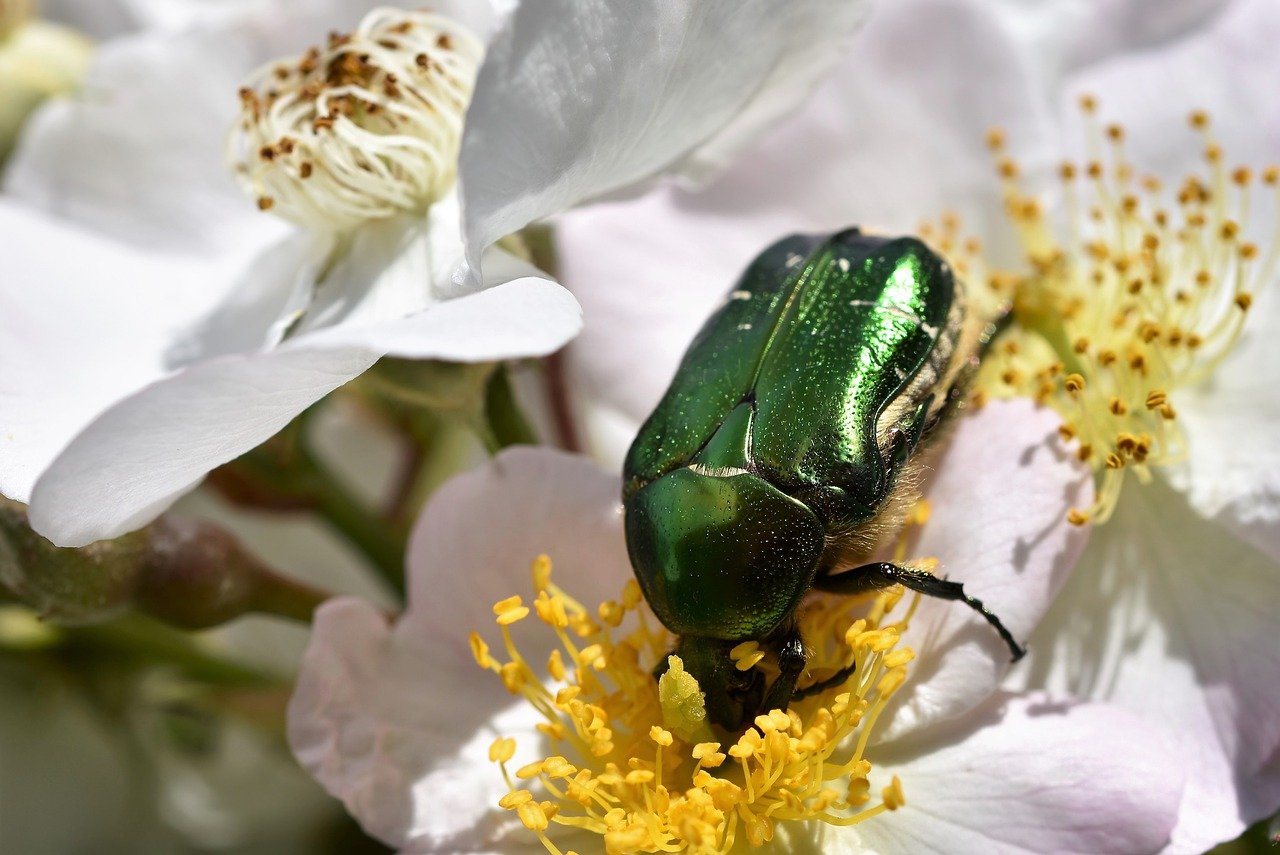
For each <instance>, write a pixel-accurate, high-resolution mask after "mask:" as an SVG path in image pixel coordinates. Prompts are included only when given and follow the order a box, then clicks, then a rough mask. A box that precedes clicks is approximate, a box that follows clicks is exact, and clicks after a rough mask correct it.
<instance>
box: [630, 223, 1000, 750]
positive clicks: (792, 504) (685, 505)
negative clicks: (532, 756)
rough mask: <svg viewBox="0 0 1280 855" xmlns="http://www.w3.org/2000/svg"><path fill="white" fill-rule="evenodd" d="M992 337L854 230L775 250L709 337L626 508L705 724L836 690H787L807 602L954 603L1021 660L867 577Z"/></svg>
mask: <svg viewBox="0 0 1280 855" xmlns="http://www.w3.org/2000/svg"><path fill="white" fill-rule="evenodd" d="M994 331H995V327H994V325H990V324H986V325H984V324H982V323H981V322H975V321H974V319H973V318H972V317H970V313H968V312H967V311H966V305H965V299H964V291H963V288H962V287H961V285H960V283H959V282H957V281H956V279H955V278H954V277H953V275H952V272H951V269H950V267H949V266H948V265H947V264H946V262H944V261H943V260H942V259H941V258H939V257H938V256H937V255H936V254H934V253H933V252H932V251H931V250H930V249H929V248H928V247H927V246H926V245H925V244H924V243H922V242H921V241H920V240H918V239H916V238H913V237H898V238H888V237H879V236H872V235H866V234H863V233H862V232H860V231H859V230H858V229H856V228H855V229H848V230H846V231H842V232H839V233H836V234H834V235H830V236H809V235H795V236H792V237H788V238H785V239H783V240H781V241H779V242H778V243H776V244H774V245H773V246H771V247H769V248H768V249H766V250H765V251H764V252H762V253H761V254H760V255H759V256H758V257H757V258H756V259H755V260H754V261H753V262H752V264H751V266H750V267H748V269H747V271H746V273H745V274H744V275H743V277H742V279H741V281H740V282H739V283H738V284H737V286H736V287H735V288H734V290H733V291H731V292H730V293H729V295H728V298H727V300H726V301H725V303H724V305H723V306H722V307H721V308H720V309H719V310H718V311H716V313H715V314H713V315H712V316H711V318H710V319H709V320H708V321H707V323H706V324H705V325H704V326H703V328H702V330H701V331H700V332H699V333H698V335H697V337H696V338H695V339H694V340H693V343H692V344H691V345H690V346H689V350H688V351H687V352H686V353H685V356H684V359H683V361H682V362H681V364H680V367H679V369H678V370H677V372H676V375H675V378H674V380H673V381H672V383H671V387H670V388H669V389H668V390H667V393H666V395H665V396H664V397H663V399H662V400H661V402H660V403H659V404H658V406H657V408H656V409H655V410H654V412H653V414H652V415H651V416H650V417H649V419H648V420H647V421H646V422H645V423H644V425H643V426H642V427H641V429H640V432H639V434H638V435H637V436H636V439H635V441H634V442H633V443H632V445H631V449H630V451H629V452H628V453H627V458H626V463H625V467H624V473H623V477H624V485H623V502H624V507H625V512H626V538H627V550H628V552H629V553H630V556H631V563H632V566H633V568H634V569H635V574H636V578H637V580H638V581H639V583H640V587H641V589H642V590H643V592H644V595H645V598H646V599H647V600H648V601H649V604H650V605H651V606H652V607H653V610H654V612H655V613H656V614H657V616H658V618H659V619H660V620H661V621H662V623H663V624H664V625H666V627H667V628H668V629H670V630H671V631H672V632H674V633H676V634H677V635H678V636H679V641H678V644H677V647H676V651H675V652H676V653H677V654H678V655H679V656H680V657H681V658H682V659H683V661H684V666H685V669H686V670H688V671H689V672H690V673H691V674H692V675H693V676H694V677H695V678H696V679H697V680H698V683H699V685H700V686H701V688H702V690H703V692H704V693H705V695H706V706H707V713H708V716H709V717H710V718H711V719H712V720H713V721H714V722H716V723H717V724H719V725H721V726H722V727H725V728H727V729H730V730H740V729H741V728H742V727H744V726H745V725H746V724H747V723H749V722H750V721H752V720H753V718H754V717H755V716H756V715H757V714H758V713H760V712H764V711H767V710H770V709H774V708H783V709H785V708H786V706H787V704H788V703H789V702H790V701H791V699H792V698H796V697H803V696H804V695H806V694H809V693H812V692H816V691H819V690H820V689H823V688H826V687H827V686H831V685H836V684H838V683H839V682H843V681H844V680H845V679H847V678H848V676H849V674H850V673H851V671H852V668H850V669H846V671H844V672H842V673H839V674H836V675H835V676H833V677H832V678H830V679H828V680H824V681H822V683H821V684H815V685H811V686H807V687H803V688H797V682H798V680H799V678H800V676H801V674H802V673H803V671H804V668H805V661H806V656H805V649H804V642H803V639H802V638H801V637H800V633H799V630H798V629H797V627H796V610H797V609H798V607H799V606H800V603H801V600H802V598H803V597H804V596H805V594H806V593H807V592H808V591H810V590H811V589H816V590H820V591H828V592H833V593H842V594H855V593H860V592H865V591H870V590H875V589H879V588H884V587H888V586H890V585H894V584H901V585H904V586H905V587H907V588H910V589H911V590H913V591H919V592H920V593H923V594H927V595H930V596H934V597H941V598H944V599H949V600H959V601H962V602H964V603H966V604H967V605H969V606H970V607H971V608H973V609H975V610H977V611H978V612H979V613H981V614H982V616H983V617H984V618H986V620H987V621H988V622H990V623H991V625H992V626H993V627H995V629H996V631H997V632H999V634H1000V637H1001V638H1003V639H1004V641H1005V643H1006V644H1007V645H1008V647H1009V649H1010V650H1011V651H1012V653H1013V658H1014V659H1015V660H1016V659H1017V658H1019V657H1020V656H1021V655H1022V654H1023V649H1022V648H1021V647H1020V646H1019V645H1018V643H1017V642H1016V641H1015V640H1014V638H1013V636H1012V635H1011V634H1010V633H1009V632H1008V630H1006V629H1005V627H1004V625H1003V624H1002V623H1001V622H1000V620H999V619H998V618H997V617H996V616H995V615H994V614H992V613H991V612H990V611H989V610H987V608H986V607H984V606H983V604H982V603H981V601H979V600H977V599H974V598H973V597H970V596H968V595H966V594H965V592H964V589H963V588H962V586H961V585H960V584H959V583H956V582H949V581H946V580H944V579H939V578H937V577H935V576H933V575H931V574H929V573H926V572H923V571H920V570H912V569H908V568H903V567H898V566H896V565H893V564H889V563H884V562H877V563H866V562H867V560H868V558H869V556H870V555H871V554H872V553H873V551H874V550H875V547H876V545H877V543H878V542H879V541H880V539H881V537H882V535H884V534H885V533H886V532H889V531H893V530H896V529H897V527H898V526H899V525H900V524H901V522H902V520H903V518H904V517H905V515H906V513H907V511H909V510H910V508H911V506H912V504H913V503H914V502H915V500H916V499H917V498H918V496H919V492H918V488H917V482H918V478H917V474H918V471H919V469H920V466H921V460H922V456H923V455H922V454H921V452H922V450H923V448H924V447H925V446H927V445H928V442H927V440H929V439H930V438H931V437H933V436H936V435H937V427H938V425H939V424H940V423H941V421H942V420H943V418H944V416H945V415H946V414H947V413H948V412H950V411H952V410H954V409H955V407H956V405H957V403H958V402H959V401H960V400H961V399H962V395H963V389H964V387H965V384H966V381H967V380H968V379H969V377H970V376H971V375H972V374H973V372H974V370H975V369H976V366H977V364H978V358H979V355H980V353H981V351H982V349H983V348H984V347H985V345H986V343H987V342H988V341H989V339H990V337H991V335H992V334H993V333H994ZM748 640H755V641H758V642H760V646H761V648H762V649H764V650H767V651H771V652H772V653H774V654H775V655H776V657H777V664H778V672H779V673H778V676H777V678H776V679H775V680H774V681H773V683H772V685H770V686H766V685H765V682H766V678H765V677H764V675H763V674H762V673H761V671H760V670H759V669H758V668H752V669H749V670H748V671H746V672H743V671H740V670H738V668H737V667H736V665H735V663H734V662H733V660H732V658H731V656H730V651H731V650H732V649H733V648H734V647H735V646H736V645H738V644H739V643H741V642H743V641H748ZM662 667H665V663H664V665H663V666H660V668H662Z"/></svg>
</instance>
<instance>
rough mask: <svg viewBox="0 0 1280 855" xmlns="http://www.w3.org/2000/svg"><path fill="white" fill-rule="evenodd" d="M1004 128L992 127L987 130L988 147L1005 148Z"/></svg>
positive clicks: (998, 149) (997, 149) (993, 149)
mask: <svg viewBox="0 0 1280 855" xmlns="http://www.w3.org/2000/svg"><path fill="white" fill-rule="evenodd" d="M1004 140H1005V137H1004V130H1003V129H1001V128H990V129H989V130H988V131H987V148H989V149H991V150H992V151H1000V150H1001V149H1003V148H1004Z"/></svg>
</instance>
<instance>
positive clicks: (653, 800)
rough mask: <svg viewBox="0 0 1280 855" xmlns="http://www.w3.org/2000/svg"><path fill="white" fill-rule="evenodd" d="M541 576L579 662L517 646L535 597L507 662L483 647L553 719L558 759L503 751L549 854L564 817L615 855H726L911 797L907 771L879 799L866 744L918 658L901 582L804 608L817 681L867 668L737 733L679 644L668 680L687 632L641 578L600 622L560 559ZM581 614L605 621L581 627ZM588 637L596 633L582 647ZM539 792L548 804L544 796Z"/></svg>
mask: <svg viewBox="0 0 1280 855" xmlns="http://www.w3.org/2000/svg"><path fill="white" fill-rule="evenodd" d="M927 516H928V509H927V507H925V508H922V509H918V510H917V511H916V512H914V513H913V514H912V519H911V522H910V524H912V525H914V524H917V520H923V519H924V518H927ZM903 540H905V536H904V538H903ZM917 564H918V565H922V566H928V564H929V562H928V561H924V562H917ZM533 577H534V590H535V591H536V592H537V596H538V599H537V600H535V603H537V602H541V601H543V600H544V598H545V602H546V605H545V606H536V605H535V612H536V615H537V617H538V619H539V620H540V621H541V623H542V624H543V625H544V626H545V628H546V630H547V631H548V632H549V633H552V634H553V635H555V636H556V637H557V639H558V641H559V645H560V646H559V649H557V650H556V654H559V655H556V654H553V655H552V657H551V658H552V660H553V661H557V662H561V663H567V664H562V665H561V666H560V667H558V668H549V669H548V676H549V679H547V678H544V677H540V676H538V675H536V674H535V673H534V672H533V670H532V668H531V667H530V666H529V663H528V662H527V661H526V660H525V658H524V657H523V656H522V655H521V653H520V651H519V650H518V649H517V648H516V646H515V643H514V642H513V640H512V636H511V633H510V631H509V626H510V624H511V623H512V622H513V619H512V617H511V616H513V615H516V614H521V616H522V617H523V616H527V615H528V614H530V611H529V609H528V608H527V607H526V606H524V605H523V603H522V601H521V598H520V597H509V598H507V599H505V600H503V601H502V602H500V603H498V604H497V605H495V606H494V614H495V618H496V622H497V624H498V627H499V630H500V632H501V633H502V638H503V647H504V648H505V651H506V656H507V659H506V661H499V660H498V659H495V658H494V657H493V655H492V654H491V653H490V650H489V647H488V646H487V645H485V643H484V642H483V641H482V640H480V639H479V637H478V636H473V637H472V641H471V646H472V652H473V653H474V654H475V658H476V661H477V663H478V664H480V666H481V667H483V668H485V669H486V670H488V671H492V672H494V673H495V674H498V675H499V676H500V677H501V678H502V680H503V682H504V684H506V685H507V686H508V688H511V689H512V690H513V691H515V692H517V693H518V694H520V695H522V696H523V697H524V699H525V701H526V702H527V703H529V704H530V705H531V706H532V707H533V708H534V709H535V710H537V711H538V712H539V713H540V714H541V715H542V716H543V718H544V719H545V722H544V724H543V726H541V727H540V728H539V729H540V730H541V732H542V733H543V734H544V736H545V737H546V739H545V742H544V743H543V745H542V746H541V750H544V751H546V752H547V754H548V756H547V757H545V758H544V759H542V760H539V761H536V762H533V763H529V764H526V765H524V766H522V767H520V768H519V769H517V770H515V772H514V773H512V772H511V771H510V770H509V766H508V764H509V763H510V762H511V760H512V758H513V757H514V756H515V753H516V744H515V741H514V740H512V739H510V738H500V739H498V740H496V741H495V742H494V743H493V745H492V746H491V747H490V750H489V756H490V759H492V760H493V761H494V762H495V763H497V764H499V766H500V767H501V770H502V774H503V775H504V777H505V779H506V781H507V784H508V787H509V789H510V792H509V793H508V794H507V795H506V796H504V797H503V798H502V800H501V801H500V802H499V805H500V806H501V807H503V808H504V809H506V810H510V811H513V812H514V813H515V814H516V816H517V818H518V819H519V820H520V822H521V823H522V824H523V825H524V826H525V827H526V828H527V829H528V830H529V831H531V832H532V833H533V834H534V835H536V836H537V837H538V839H539V840H540V841H541V842H542V843H543V845H544V846H545V847H546V849H547V851H549V852H552V853H559V852H560V849H559V848H558V847H557V846H556V845H555V843H554V841H553V839H552V834H551V833H550V829H551V828H552V827H553V826H555V825H560V826H566V827H569V828H573V829H577V830H579V831H586V832H590V833H592V834H595V835H598V836H599V837H600V839H601V842H602V848H603V850H604V851H606V852H609V853H631V852H674V851H686V852H692V853H722V852H728V851H730V850H732V849H734V848H735V847H741V846H742V845H743V844H750V845H761V844H763V843H766V842H768V841H770V840H774V839H775V838H776V836H777V834H778V831H779V829H780V828H782V827H783V826H785V827H787V828H788V829H795V830H799V831H805V830H806V829H805V828H804V827H802V825H797V824H813V823H820V824H828V825H835V826H846V825H854V824H856V823H859V822H863V821H866V820H868V819H871V818H872V817H875V816H878V815H879V814H882V813H885V812H887V811H893V810H896V809H898V808H899V807H901V806H902V805H903V804H904V803H905V797H904V795H903V791H902V784H901V782H900V781H899V780H898V779H897V778H896V777H895V778H893V779H892V781H891V782H890V783H889V784H888V785H887V786H884V787H882V788H881V790H880V799H879V801H878V802H876V803H872V788H871V784H870V780H869V776H870V774H871V769H872V767H871V763H870V762H869V761H868V760H867V759H866V758H865V756H864V754H865V751H866V748H867V745H868V742H869V739H870V734H871V729H872V728H873V727H874V725H875V723H876V720H877V719H878V718H879V716H880V715H881V713H882V712H883V710H884V708H885V706H886V704H887V703H888V701H889V699H890V698H891V697H892V696H893V694H894V693H895V692H896V691H898V689H900V688H901V686H902V684H903V682H904V680H905V679H906V675H907V665H908V663H910V661H911V660H912V659H913V657H914V653H913V652H912V651H911V650H910V649H909V648H904V647H900V646H899V642H900V639H901V637H902V633H903V632H904V631H905V630H906V627H907V622H908V620H909V619H910V618H911V615H912V614H913V613H914V610H915V606H916V603H917V602H918V597H913V598H912V599H911V601H910V604H909V606H908V607H907V608H906V609H905V610H904V613H903V614H902V615H900V616H897V617H895V618H893V619H891V618H890V617H889V614H890V612H892V611H893V610H894V609H895V608H896V607H897V605H898V603H899V602H900V601H901V599H902V597H903V591H902V589H901V588H895V589H890V590H888V591H885V592H882V593H881V594H879V595H877V596H874V597H863V598H849V597H832V596H827V595H821V594H815V595H812V596H811V598H810V600H809V601H807V602H806V604H805V605H804V607H803V608H802V609H801V611H800V614H799V618H798V619H799V623H800V627H801V630H802V632H803V634H804V637H805V639H806V642H807V643H808V646H809V648H810V650H811V657H810V662H809V669H808V673H807V677H806V682H810V681H811V682H814V683H816V682H817V681H820V680H823V679H826V678H828V677H830V676H832V675H834V674H836V673H837V672H840V671H841V670H842V669H844V668H845V667H846V666H847V665H849V664H851V663H852V664H855V665H856V666H857V667H856V668H855V670H854V672H853V674H852V675H851V676H850V677H849V678H848V679H847V680H846V681H845V682H844V683H843V684H841V685H838V686H833V687H832V688H829V689H827V690H825V691H823V692H821V693H818V694H816V695H814V696H812V697H807V698H804V699H803V700H798V701H794V702H793V703H792V706H791V708H790V709H788V710H772V711H770V712H768V713H766V714H763V715H760V716H758V717H757V718H756V719H755V723H754V727H751V728H748V729H747V730H745V731H744V732H743V733H741V734H731V733H726V732H724V731H721V730H719V729H718V728H713V727H712V726H711V725H709V724H708V721H707V716H706V709H705V705H704V698H703V694H702V692H701V690H700V689H699V687H698V684H697V682H696V681H695V680H694V678H693V677H692V675H690V674H689V673H688V672H686V671H685V670H684V667H683V663H682V662H681V661H680V658H679V657H677V656H674V655H673V656H670V657H669V659H668V668H667V670H666V672H665V673H664V675H663V677H662V679H661V680H659V681H655V680H654V679H653V670H654V666H655V665H656V664H657V663H658V661H659V660H660V659H662V658H663V657H666V656H667V651H668V650H670V649H671V648H672V646H673V645H674V642H675V639H674V638H673V637H672V636H671V635H670V634H669V633H668V632H667V631H666V630H665V629H663V628H661V627H658V628H654V627H655V623H656V622H654V621H653V620H652V619H651V616H649V614H648V606H647V604H645V603H644V601H643V598H642V597H641V596H640V595H639V590H638V588H636V587H635V586H634V580H631V581H629V582H628V584H627V587H626V589H625V590H624V591H623V594H622V596H621V597H620V598H619V601H618V602H613V601H610V602H607V603H605V604H604V605H602V606H601V608H600V610H599V612H598V613H599V614H600V615H601V618H602V622H599V623H598V622H596V621H593V620H591V618H590V616H589V612H588V611H587V609H586V607H584V606H583V605H582V604H581V603H579V602H577V601H576V600H574V599H573V598H572V597H570V596H569V595H568V594H566V593H565V591H564V590H563V589H561V588H560V587H559V586H558V585H557V584H556V583H555V582H554V581H553V579H552V576H551V565H550V561H549V560H548V559H547V558H546V557H545V556H542V557H540V558H539V559H538V560H537V561H536V562H535V563H534V569H533ZM868 602H869V603H870V608H869V609H868V608H867V604H868ZM854 612H864V614H860V615H858V616H855V615H854V614H853V613H854ZM606 614H607V615H608V618H605V615H606ZM575 626H576V627H581V628H584V629H587V630H589V631H587V632H577V631H576V630H575V631H573V632H572V633H571V628H573V627H575ZM575 635H576V636H577V637H578V638H579V639H581V640H582V641H584V642H585V643H586V646H584V647H582V648H579V647H578V646H577V645H578V641H576V640H575V637H574V636H575ZM731 655H732V658H733V659H734V661H735V663H736V664H737V665H738V666H739V667H742V666H743V663H750V664H748V665H747V666H746V669H749V668H756V667H758V668H761V669H763V670H764V671H765V673H766V676H767V677H769V678H772V677H773V676H775V675H776V673H777V669H776V663H774V662H773V661H772V658H771V657H769V656H767V655H766V654H765V652H764V651H762V650H761V649H760V645H759V644H758V643H756V642H745V643H743V644H740V645H738V647H737V648H735V649H734V651H733V653H732V654H731ZM746 669H744V670H746ZM539 791H541V792H544V793H545V794H546V796H547V800H546V801H539V800H538V799H539V798H540V796H536V795H535V793H537V792H539ZM808 831H812V829H811V828H810V829H808Z"/></svg>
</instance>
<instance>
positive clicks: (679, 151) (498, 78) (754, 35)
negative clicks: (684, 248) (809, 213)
mask: <svg viewBox="0 0 1280 855" xmlns="http://www.w3.org/2000/svg"><path fill="white" fill-rule="evenodd" d="M865 5H866V4H865V3H864V2H852V1H851V0H819V2H811V3H804V4H796V3H790V2H786V0H752V2H749V3H738V2H729V0H709V2H704V3H700V4H697V5H695V6H691V5H688V4H685V3H680V2H675V0H660V2H656V3H648V4H635V3H631V2H629V0H589V2H585V3H583V2H577V0H545V2H539V3H526V4H522V5H521V6H519V7H518V8H517V9H516V11H515V12H514V13H513V14H512V16H511V17H510V18H509V19H508V21H507V24H506V26H505V27H504V28H503V29H502V30H500V31H499V33H498V34H497V35H496V36H495V38H494V40H493V42H492V43H491V44H490V46H489V52H488V55H487V56H486V59H485V62H484V65H483V66H482V68H481V70H480V74H479V77H478V79H477V82H476V90H475V95H474V97H473V99H472V103H471V107H470V109H469V110H468V113H467V124H466V130H465V132H464V135H463V142H462V152H461V156H460V161H459V164H460V165H459V182H460V186H461V193H462V199H463V204H462V207H463V217H464V233H465V235H466V240H467V246H468V250H467V260H468V262H469V263H470V264H471V265H472V267H473V272H472V274H471V275H472V278H475V268H478V266H479V263H480V254H481V252H483V250H484V249H485V248H486V247H487V246H489V245H490V244H491V243H493V242H494V241H495V240H497V239H498V238H500V237H502V236H503V235H506V234H510V233H512V232H515V231H517V230H519V229H521V228H523V227H524V226H525V225H527V224H528V223H530V222H533V221H534V220H538V219H541V218H543V217H547V216H550V215H552V214H555V213H558V212H560V211H563V210H565V209H567V208H569V207H572V206H573V205H576V204H578V203H579V202H582V201H585V200H587V199H592V198H597V197H600V196H603V195H606V194H609V193H614V192H617V191H620V190H622V189H624V188H626V187H628V186H630V185H634V184H636V183H637V182H641V181H644V180H646V179H649V178H651V177H653V176H655V175H656V174H657V173H659V172H661V171H662V170H664V169H667V168H669V167H671V166H672V165H673V164H675V163H676V162H678V161H681V160H682V159H684V158H686V157H688V156H689V155H690V154H691V153H692V152H693V151H695V150H696V149H697V148H698V147H700V146H701V145H703V144H705V143H708V142H710V141H713V140H714V141H715V142H716V145H717V147H719V148H724V147H726V139H724V138H721V139H717V136H718V135H719V134H722V133H724V134H728V135H729V136H733V137H735V138H736V139H735V142H740V139H741V137H742V136H743V132H745V131H746V130H747V129H748V128H750V129H753V130H754V129H758V126H759V125H762V124H763V123H764V122H765V120H766V117H768V118H772V117H776V116H777V115H778V114H779V113H780V112H781V111H782V109H784V107H786V106H789V104H788V103H784V102H794V100H795V99H798V98H800V97H802V96H803V95H805V94H807V90H808V89H809V88H810V87H811V85H812V84H813V83H814V82H816V80H817V79H818V77H819V76H820V75H821V74H822V72H823V71H825V70H826V69H827V68H829V67H830V65H832V64H833V63H834V62H835V60H836V59H837V53H838V50H839V48H840V47H841V46H843V44H844V43H845V41H846V39H847V38H848V37H849V35H850V34H851V33H852V32H853V30H854V29H855V27H856V26H857V24H858V23H859V22H860V21H861V19H862V16H863V11H864V8H865ZM726 129H731V130H732V131H733V132H732V133H731V132H730V130H726Z"/></svg>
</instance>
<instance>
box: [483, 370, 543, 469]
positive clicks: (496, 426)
mask: <svg viewBox="0 0 1280 855" xmlns="http://www.w3.org/2000/svg"><path fill="white" fill-rule="evenodd" d="M484 409H485V420H486V421H487V422H488V430H486V431H481V432H480V436H481V439H482V440H484V442H485V444H486V445H487V446H488V447H489V451H490V453H495V452H498V451H501V450H502V449H504V448H508V447H510V446H512V445H536V444H537V443H538V435H537V434H536V433H535V432H534V430H533V427H532V426H531V425H530V424H529V421H528V420H527V419H526V418H525V417H524V413H523V412H522V411H521V410H520V404H519V402H517V401H516V396H515V390H514V389H512V387H511V379H510V377H509V376H508V369H507V367H506V366H502V367H500V368H499V369H498V370H497V371H495V372H493V376H492V377H491V378H490V379H489V387H488V390H487V391H486V394H485V408H484Z"/></svg>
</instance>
